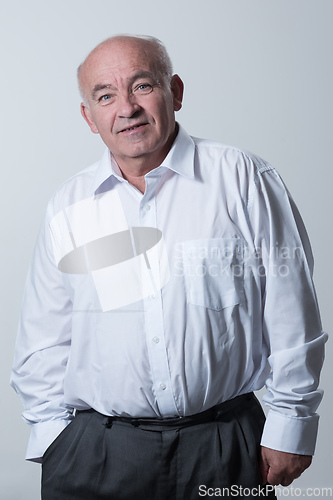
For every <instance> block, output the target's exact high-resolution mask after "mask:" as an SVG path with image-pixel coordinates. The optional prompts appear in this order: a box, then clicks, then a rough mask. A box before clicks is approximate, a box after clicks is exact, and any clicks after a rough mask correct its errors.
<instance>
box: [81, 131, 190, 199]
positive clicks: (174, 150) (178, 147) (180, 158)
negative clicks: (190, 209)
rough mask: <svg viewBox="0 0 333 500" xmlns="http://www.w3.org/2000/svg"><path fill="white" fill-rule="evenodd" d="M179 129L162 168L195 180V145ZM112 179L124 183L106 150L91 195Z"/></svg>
mask: <svg viewBox="0 0 333 500" xmlns="http://www.w3.org/2000/svg"><path fill="white" fill-rule="evenodd" d="M178 127H179V130H178V135H177V137H176V139H175V141H174V143H173V145H172V147H171V149H170V151H169V153H168V154H167V156H166V157H165V159H164V160H163V162H162V163H161V165H160V166H161V167H165V168H168V169H170V170H172V171H173V172H176V173H177V174H180V175H183V176H185V177H189V178H193V177H194V151H195V145H194V142H193V139H192V138H191V137H190V136H189V135H188V134H187V132H186V131H185V130H184V128H183V127H182V126H181V125H179V124H178ZM154 170H156V169H154ZM147 175H149V173H148V174H147ZM110 177H115V178H116V179H118V180H119V181H124V179H123V177H122V175H121V172H120V170H119V167H118V165H117V163H116V161H115V160H114V158H113V156H112V154H111V153H110V151H109V149H106V150H105V152H104V154H103V156H102V158H101V160H100V162H99V164H98V167H97V171H96V175H95V177H94V180H93V183H92V185H91V194H94V193H95V192H96V191H97V190H98V188H99V187H100V186H101V185H102V184H103V183H104V182H105V181H106V180H107V179H109V178H110Z"/></svg>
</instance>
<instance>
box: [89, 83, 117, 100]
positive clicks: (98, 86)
mask: <svg viewBox="0 0 333 500" xmlns="http://www.w3.org/2000/svg"><path fill="white" fill-rule="evenodd" d="M112 88H114V87H113V86H112V85H111V84H109V83H97V84H96V85H95V86H94V88H93V89H92V92H91V97H92V98H93V99H95V98H96V94H98V92H100V91H101V90H105V89H112Z"/></svg>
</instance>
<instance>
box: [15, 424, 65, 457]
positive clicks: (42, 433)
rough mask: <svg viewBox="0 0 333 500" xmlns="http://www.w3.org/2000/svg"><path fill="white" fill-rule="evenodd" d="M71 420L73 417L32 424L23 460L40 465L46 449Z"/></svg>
mask: <svg viewBox="0 0 333 500" xmlns="http://www.w3.org/2000/svg"><path fill="white" fill-rule="evenodd" d="M72 420H73V417H71V418H68V419H57V420H47V421H45V422H39V423H37V424H32V425H31V431H30V439H29V443H28V449H27V453H26V456H25V459H26V460H30V461H31V462H37V463H42V461H43V455H44V453H45V451H46V450H47V448H48V447H49V446H50V445H51V443H53V441H54V440H55V439H56V438H57V437H58V436H59V434H60V433H61V432H62V431H63V430H64V429H65V427H67V425H68V424H69V423H70V422H71V421H72Z"/></svg>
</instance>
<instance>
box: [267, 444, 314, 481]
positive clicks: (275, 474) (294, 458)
mask: <svg viewBox="0 0 333 500" xmlns="http://www.w3.org/2000/svg"><path fill="white" fill-rule="evenodd" d="M311 461H312V457H311V455H294V454H293V453H285V452H284V451H277V450H271V449H270V448H265V447H264V446H262V447H261V462H260V472H261V477H262V481H263V484H266V483H269V484H272V485H274V486H276V485H278V484H281V485H282V486H288V485H289V484H291V483H292V482H293V480H294V479H296V478H297V477H299V476H300V475H301V474H302V472H303V471H304V470H305V469H307V468H308V467H309V466H310V464H311Z"/></svg>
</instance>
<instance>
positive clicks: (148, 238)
mask: <svg viewBox="0 0 333 500" xmlns="http://www.w3.org/2000/svg"><path fill="white" fill-rule="evenodd" d="M145 181H146V189H145V193H144V194H142V193H141V192H139V191H138V190H137V189H136V188H135V187H133V186H132V185H131V184H129V183H128V182H127V181H126V180H125V179H124V178H123V177H122V175H121V172H120V170H119V168H118V166H117V165H116V162H115V161H114V159H113V157H112V155H111V154H110V152H109V151H108V150H107V151H106V152H105V154H104V156H103V158H102V160H101V161H100V162H98V163H95V164H94V165H92V166H91V167H89V168H87V169H85V170H83V171H82V172H80V173H78V174H77V175H75V176H74V177H72V178H71V179H70V180H68V181H67V182H66V183H64V184H63V185H62V186H61V187H60V188H59V189H58V191H57V192H56V193H55V195H54V196H53V198H52V199H51V201H50V203H49V205H48V209H47V214H46V217H45V222H44V224H43V226H42V229H41V232H40V235H39V238H38V241H37V245H36V249H35V253H34V257H33V260H32V264H31V268H30V272H29V275H28V279H27V284H26V289H25V294H24V299H23V308H22V317H21V321H20V327H19V333H18V338H17V344H16V351H15V361H14V368H13V372H12V379H11V384H12V385H13V387H14V388H15V389H16V391H17V392H18V393H19V394H20V396H21V398H22V400H23V404H24V408H25V410H24V413H23V417H24V419H25V420H26V421H27V422H28V423H29V424H32V432H31V437H30V441H29V446H28V451H27V459H30V460H35V461H39V460H40V458H41V457H42V455H43V453H44V451H45V450H46V448H47V447H48V446H49V445H50V443H51V442H52V441H53V440H54V439H55V437H56V436H57V435H58V434H59V433H60V432H61V430H62V429H63V428H64V427H65V426H66V425H67V424H68V423H69V422H70V420H71V419H72V418H73V416H72V413H73V409H74V408H76V409H79V410H84V409H88V408H90V407H92V408H94V409H95V410H97V411H99V412H100V413H103V414H105V415H121V416H132V417H171V416H177V415H178V416H184V415H191V414H195V413H198V412H201V411H204V410H206V409H208V408H211V407H212V406H214V405H216V404H218V403H221V402H223V401H225V400H228V399H230V398H233V397H235V396H237V395H239V394H244V393H247V392H250V391H253V390H258V389H260V388H261V387H263V385H264V384H266V386H267V394H266V395H265V397H264V402H265V404H267V405H268V406H269V407H270V409H269V413H268V417H267V421H266V425H265V429H264V433H263V437H262V445H264V446H267V447H269V448H273V449H277V450H282V451H287V452H293V453H300V454H312V453H313V451H314V446H315V440H316V432H317V424H318V415H317V414H316V409H317V407H318V404H319V403H320V400H321V397H322V392H321V391H320V390H319V389H318V379H319V372H320V369H321V365H322V360H323V351H324V343H325V341H326V337H327V335H326V334H325V333H324V332H323V331H322V328H321V323H320V317H319V311H318V306H317V301H316V296H315V290H314V287H313V283H312V271H313V259H312V254H311V249H310V246H309V241H308V238H307V235H306V231H305V228H304V225H303V223H302V220H301V218H300V216H299V213H298V211H297V209H296V207H295V204H294V202H293V200H292V199H291V197H290V195H289V193H288V191H287V190H286V188H285V186H284V184H283V182H282V180H281V178H280V177H279V175H278V173H277V172H276V170H275V169H274V168H273V167H272V166H270V165H269V164H267V163H266V162H264V161H263V160H262V159H260V158H258V157H256V156H254V155H252V154H249V153H245V152H243V151H240V150H239V149H236V148H233V147H230V146H225V145H222V144H218V143H214V142H211V141H206V140H202V139H195V138H191V137H190V136H188V135H187V134H186V132H185V131H184V130H183V129H182V128H181V127H180V129H179V133H178V136H177V138H176V140H175V142H174V144H173V146H172V148H171V150H170V152H169V154H168V156H167V157H166V158H165V160H164V161H163V163H162V164H161V166H159V167H158V168H156V169H155V170H152V171H151V172H149V173H148V174H147V175H146V176H145Z"/></svg>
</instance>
